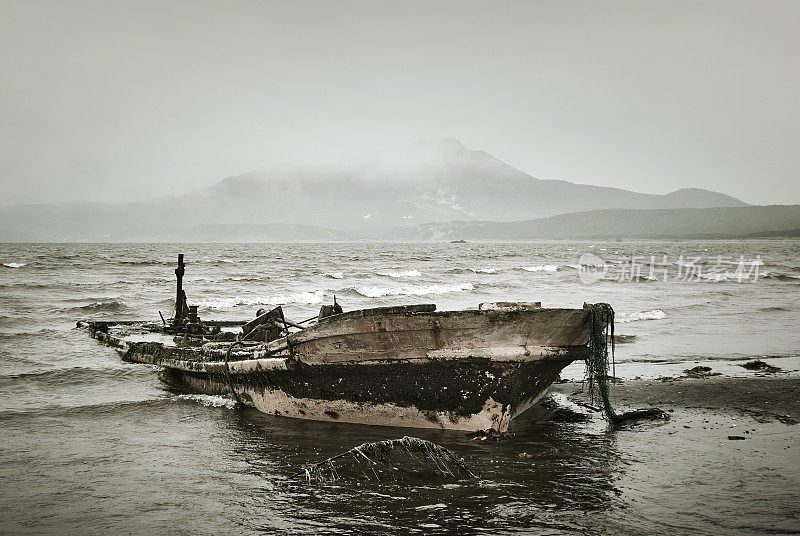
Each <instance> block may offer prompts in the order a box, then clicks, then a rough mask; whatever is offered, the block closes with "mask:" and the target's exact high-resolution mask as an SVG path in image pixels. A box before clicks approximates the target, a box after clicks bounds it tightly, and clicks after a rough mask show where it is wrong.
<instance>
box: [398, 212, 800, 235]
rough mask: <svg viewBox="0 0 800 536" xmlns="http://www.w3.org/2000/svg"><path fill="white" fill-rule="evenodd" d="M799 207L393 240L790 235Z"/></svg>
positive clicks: (468, 227)
mask: <svg viewBox="0 0 800 536" xmlns="http://www.w3.org/2000/svg"><path fill="white" fill-rule="evenodd" d="M797 229H800V205H771V206H746V207H724V208H704V209H698V208H684V209H661V210H627V209H617V210H594V211H589V212H576V213H573V214H562V215H559V216H553V217H550V218H541V219H536V220H528V221H520V222H489V221H460V222H440V223H429V224H425V225H420V226H418V227H416V228H414V229H411V230H408V229H398V230H396V231H395V232H394V233H393V234H391V236H392V237H394V238H408V239H419V240H453V239H467V240H470V239H472V240H480V239H497V240H536V239H617V238H620V239H623V238H743V237H769V236H796V235H795V234H794V233H797Z"/></svg>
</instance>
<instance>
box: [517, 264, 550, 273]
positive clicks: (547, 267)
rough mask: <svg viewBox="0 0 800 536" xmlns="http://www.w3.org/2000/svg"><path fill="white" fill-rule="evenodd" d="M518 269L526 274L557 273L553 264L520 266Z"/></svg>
mask: <svg viewBox="0 0 800 536" xmlns="http://www.w3.org/2000/svg"><path fill="white" fill-rule="evenodd" d="M520 269H522V270H525V271H526V272H557V271H558V266H557V265H555V264H544V265H542V266H521V267H520Z"/></svg>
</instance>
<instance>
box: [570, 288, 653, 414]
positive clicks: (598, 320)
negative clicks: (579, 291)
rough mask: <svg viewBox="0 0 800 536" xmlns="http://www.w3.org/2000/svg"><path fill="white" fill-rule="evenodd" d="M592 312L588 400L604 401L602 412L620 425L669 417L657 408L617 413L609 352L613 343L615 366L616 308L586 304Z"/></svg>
mask: <svg viewBox="0 0 800 536" xmlns="http://www.w3.org/2000/svg"><path fill="white" fill-rule="evenodd" d="M583 308H584V309H586V310H588V311H589V322H590V324H589V357H588V358H587V359H586V378H587V379H588V381H589V397H590V398H591V400H592V403H594V402H595V401H596V400H597V399H598V398H599V399H600V400H602V401H603V412H604V413H605V415H606V417H607V418H608V420H609V421H610V422H612V423H613V424H620V423H623V422H625V421H630V420H635V419H642V418H663V417H664V415H666V414H665V413H664V412H663V411H662V410H660V409H658V408H647V409H639V410H634V411H626V412H625V413H621V414H618V413H617V412H616V411H614V407H613V406H612V405H611V399H610V387H609V381H608V369H609V351H608V341H609V339H610V340H611V352H610V355H611V364H610V365H611V367H613V366H614V309H613V308H612V307H611V306H610V305H609V304H607V303H584V304H583Z"/></svg>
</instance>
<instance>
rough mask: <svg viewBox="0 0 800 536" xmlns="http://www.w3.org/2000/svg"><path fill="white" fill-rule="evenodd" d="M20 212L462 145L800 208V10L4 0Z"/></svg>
mask: <svg viewBox="0 0 800 536" xmlns="http://www.w3.org/2000/svg"><path fill="white" fill-rule="evenodd" d="M0 13H2V15H1V16H0V137H2V144H0V189H1V192H2V200H0V204H5V205H7V204H14V203H21V202H34V201H58V200H81V199H88V200H99V199H107V198H109V197H111V196H122V198H125V199H139V198H146V197H153V196H155V195H161V194H172V193H177V192H180V191H182V190H184V189H197V188H200V187H204V186H207V185H210V184H212V183H214V182H216V181H217V180H219V179H221V178H224V177H226V176H230V175H235V174H238V173H242V172H245V171H249V170H251V169H254V168H258V167H264V166H269V165H270V164H272V163H275V162H285V161H287V160H288V161H292V160H297V161H317V162H326V161H328V160H333V159H336V158H343V157H349V156H350V155H357V154H358V153H370V152H372V151H374V150H377V149H385V148H391V147H396V146H402V145H405V144H408V143H411V142H413V141H414V140H417V139H425V138H439V137H448V138H450V137H452V138H458V139H460V140H461V141H462V142H463V143H464V144H465V145H466V146H468V147H470V148H472V149H482V150H485V151H487V152H490V153H492V154H493V155H495V156H497V157H498V158H501V159H503V160H505V161H507V162H509V163H510V164H512V165H514V166H516V167H518V168H520V169H522V170H523V171H525V172H527V173H530V174H531V175H534V176H536V177H540V178H561V179H568V180H571V181H574V182H582V183H589V184H598V185H607V186H615V187H620V188H626V189H632V190H637V191H642V192H652V193H667V192H669V191H672V190H675V189H678V188H683V187H701V188H708V189H714V190H719V191H722V192H725V193H729V194H731V195H734V196H736V197H739V198H741V199H742V200H744V201H748V202H751V203H800V148H799V147H798V144H799V142H800V68H799V67H798V66H800V31H798V21H800V2H798V1H791V0H789V1H763V0H758V1H756V0H753V1H751V2H742V1H731V0H721V1H713V2H712V1H685V2H679V1H675V0H670V1H664V2H649V1H643V0H635V1H630V2H604V1H598V0H590V1H586V2H567V1H551V2H537V1H524V2H487V1H481V2H474V3H472V2H464V1H459V2H437V1H430V0H426V1H423V2H418V3H417V2H409V1H406V0H403V1H399V0H398V1H393V2H379V1H364V2H341V1H333V0H325V1H321V2H306V1H291V2H290V1H286V2H280V3H279V2H267V1H253V2H245V1H230V0H226V1H224V2H223V1H216V2H205V1H198V0H189V1H175V0H172V1H170V0H158V1H153V2H147V1H127V2H122V1H110V0H103V1H98V2H90V1H65V0H58V1H48V2H38V1H33V0H22V1H19V2H10V1H7V0H0Z"/></svg>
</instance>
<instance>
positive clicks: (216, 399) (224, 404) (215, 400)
mask: <svg viewBox="0 0 800 536" xmlns="http://www.w3.org/2000/svg"><path fill="white" fill-rule="evenodd" d="M174 400H191V401H192V402H198V403H199V404H201V405H203V406H206V407H211V408H228V409H233V408H235V407H236V401H235V400H231V399H230V398H225V397H224V396H216V395H178V396H176V397H175V398H174Z"/></svg>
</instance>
